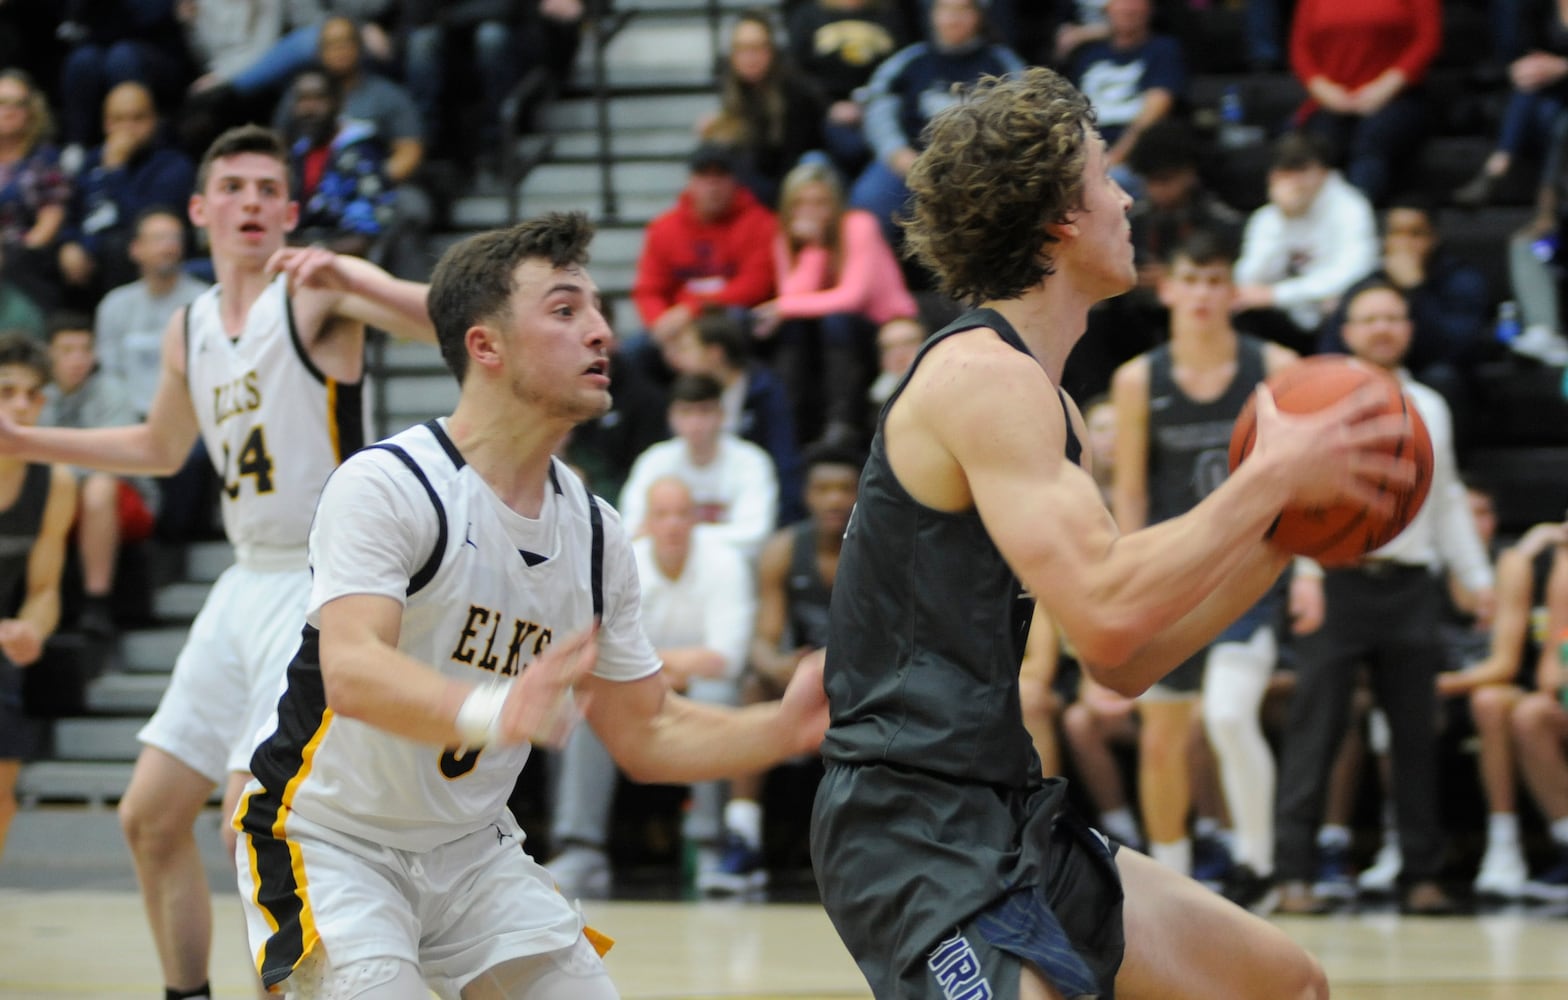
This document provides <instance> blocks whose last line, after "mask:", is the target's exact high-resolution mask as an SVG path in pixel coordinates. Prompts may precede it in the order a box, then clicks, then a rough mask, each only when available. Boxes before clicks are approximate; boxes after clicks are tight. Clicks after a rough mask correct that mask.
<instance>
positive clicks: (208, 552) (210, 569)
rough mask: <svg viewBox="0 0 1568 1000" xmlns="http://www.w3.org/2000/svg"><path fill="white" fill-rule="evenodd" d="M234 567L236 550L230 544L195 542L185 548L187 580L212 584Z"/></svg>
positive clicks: (184, 575) (185, 575) (185, 574)
mask: <svg viewBox="0 0 1568 1000" xmlns="http://www.w3.org/2000/svg"><path fill="white" fill-rule="evenodd" d="M232 565H234V548H233V546H231V545H229V543H228V542H193V543H191V544H189V545H187V546H185V571H184V572H183V573H182V574H181V576H183V577H184V578H185V579H186V580H189V581H192V582H197V583H211V582H213V581H214V580H216V579H217V578H218V576H219V574H221V573H222V572H223V571H224V570H226V569H228V568H229V567H230V566H232Z"/></svg>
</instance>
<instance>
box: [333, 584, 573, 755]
mask: <svg viewBox="0 0 1568 1000" xmlns="http://www.w3.org/2000/svg"><path fill="white" fill-rule="evenodd" d="M402 621H403V606H402V605H401V604H400V603H399V602H398V601H396V600H394V599H392V598H390V597H383V596H380V595H375V594H350V595H347V596H344V597H339V598H336V599H334V600H331V601H328V602H327V603H326V604H324V605H322V608H321V630H320V631H321V678H322V682H323V684H324V686H325V688H326V692H327V705H328V707H330V708H331V709H332V711H333V712H334V713H336V714H338V715H342V716H345V717H346V718H351V719H357V720H359V721H360V722H363V723H366V724H367V725H371V726H375V727H376V728H377V729H381V730H385V731H386V732H389V733H393V734H394V735H397V736H401V737H403V738H404V739H409V740H416V741H418V742H421V743H429V744H434V745H436V746H448V747H457V746H467V747H471V748H477V747H479V746H484V745H488V744H500V745H513V744H518V743H527V742H536V743H547V744H555V743H559V742H560V741H561V740H562V739H563V738H564V737H565V735H566V730H567V729H568V728H569V726H570V723H571V721H572V720H573V719H574V718H575V715H574V713H573V710H572V707H571V704H570V701H571V699H570V694H571V691H572V688H573V686H574V685H576V684H577V683H578V682H579V681H580V680H581V679H582V677H583V676H584V675H585V674H586V673H587V671H588V670H589V669H591V668H592V666H593V660H594V654H595V646H594V637H593V632H592V630H589V631H586V632H583V633H580V634H578V635H576V636H573V637H571V638H569V639H566V640H564V641H562V642H559V643H556V644H554V645H553V646H551V647H550V648H549V650H547V651H546V652H545V653H544V654H543V655H541V656H539V657H537V658H535V659H534V660H533V661H532V662H530V663H529V664H528V666H527V667H526V668H525V669H524V670H523V671H522V673H521V674H520V675H519V676H518V677H517V678H516V679H514V680H510V682H509V683H508V682H505V681H503V682H502V684H501V685H500V686H497V687H494V688H489V687H486V689H485V690H484V691H483V692H482V693H481V695H480V697H479V698H477V699H474V700H473V701H472V702H471V701H470V699H471V696H473V695H474V693H475V691H476V690H478V689H480V687H481V685H476V684H472V683H468V682H465V681H462V680H458V679H457V678H453V677H447V676H445V675H443V674H442V673H440V672H439V671H437V670H434V669H433V668H431V667H429V666H427V665H426V664H423V663H421V662H419V661H418V660H416V659H414V658H413V657H411V656H408V655H407V654H405V653H402V652H400V651H399V650H398V648H397V640H398V634H399V631H400V630H401V628H402ZM492 695H493V697H491V696H492Z"/></svg>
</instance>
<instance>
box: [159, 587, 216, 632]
mask: <svg viewBox="0 0 1568 1000" xmlns="http://www.w3.org/2000/svg"><path fill="white" fill-rule="evenodd" d="M210 589H211V587H210V585H209V584H206V583H201V582H193V581H181V582H179V583H171V584H168V585H167V586H164V587H161V588H159V590H158V593H157V594H156V595H154V597H153V601H152V610H153V614H155V615H157V616H158V619H159V620H160V621H165V622H188V621H190V620H191V619H193V618H195V617H196V612H198V611H200V610H201V605H202V602H203V601H205V600H206V599H207V591H208V590H210Z"/></svg>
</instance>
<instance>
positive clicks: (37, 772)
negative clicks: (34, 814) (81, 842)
mask: <svg viewBox="0 0 1568 1000" xmlns="http://www.w3.org/2000/svg"><path fill="white" fill-rule="evenodd" d="M132 766H133V764H132V762H131V761H96V760H41V761H37V762H35V763H32V764H27V765H25V766H24V767H23V768H22V773H21V776H20V777H18V778H17V783H16V794H17V798H18V799H19V800H20V801H21V803H22V806H23V813H22V815H23V816H25V815H27V811H26V810H27V808H28V807H30V806H33V805H35V804H37V803H39V802H85V803H88V804H90V805H112V804H113V803H116V802H118V801H120V796H121V795H123V794H125V788H126V786H127V785H129V784H130V782H131V768H132ZM16 829H17V828H16V827H13V828H12V830H13V833H14V832H15V830H16ZM13 857H14V855H13V854H12V852H11V848H10V843H9V842H8V843H7V847H6V860H7V861H10V860H11V859H12V858H13Z"/></svg>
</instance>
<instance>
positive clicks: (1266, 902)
mask: <svg viewBox="0 0 1568 1000" xmlns="http://www.w3.org/2000/svg"><path fill="white" fill-rule="evenodd" d="M1220 895H1222V896H1224V897H1225V898H1226V899H1228V900H1230V901H1231V902H1232V903H1235V904H1236V905H1237V906H1239V907H1241V908H1242V909H1244V910H1251V911H1252V912H1253V913H1256V914H1257V915H1258V916H1260V917H1262V916H1267V915H1268V914H1270V913H1273V912H1274V908H1275V907H1277V906H1278V905H1279V889H1278V888H1277V887H1276V886H1275V885H1274V879H1273V878H1272V877H1270V876H1268V875H1259V874H1258V873H1257V872H1255V871H1253V870H1252V866H1251V865H1243V864H1238V865H1234V866H1232V868H1231V870H1230V873H1229V874H1227V875H1226V876H1225V882H1224V884H1223V885H1222V886H1221V888H1220Z"/></svg>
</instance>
